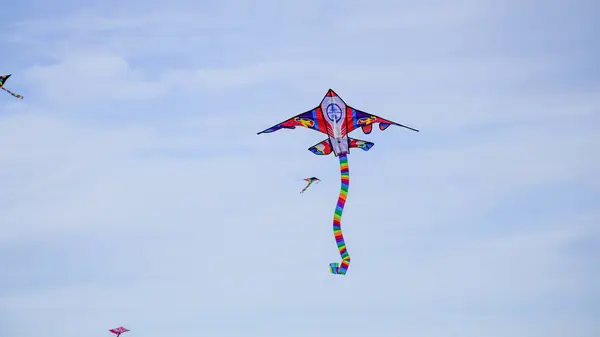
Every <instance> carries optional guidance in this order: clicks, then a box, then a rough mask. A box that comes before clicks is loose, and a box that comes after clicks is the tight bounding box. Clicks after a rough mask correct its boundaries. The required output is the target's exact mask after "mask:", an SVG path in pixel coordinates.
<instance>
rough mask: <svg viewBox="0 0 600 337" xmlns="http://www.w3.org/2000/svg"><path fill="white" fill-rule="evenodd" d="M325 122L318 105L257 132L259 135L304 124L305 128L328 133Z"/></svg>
mask: <svg viewBox="0 0 600 337" xmlns="http://www.w3.org/2000/svg"><path fill="white" fill-rule="evenodd" d="M325 123H326V122H325V120H324V119H323V114H322V113H321V108H320V107H316V108H314V109H312V110H309V111H306V112H303V113H301V114H299V115H296V116H294V117H292V118H290V119H288V120H286V121H284V122H281V123H279V124H277V125H273V126H272V127H270V128H268V129H266V130H263V131H261V132H259V133H257V135H260V134H261V133H271V132H275V131H277V130H280V129H295V128H296V126H303V127H305V128H308V129H312V130H316V131H319V132H322V133H325V134H327V127H326V124H325Z"/></svg>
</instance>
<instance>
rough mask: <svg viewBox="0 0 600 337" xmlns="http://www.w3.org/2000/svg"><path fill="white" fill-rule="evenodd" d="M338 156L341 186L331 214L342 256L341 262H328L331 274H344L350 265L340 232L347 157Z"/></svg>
mask: <svg viewBox="0 0 600 337" xmlns="http://www.w3.org/2000/svg"><path fill="white" fill-rule="evenodd" d="M339 158H340V175H341V188H340V195H339V197H338V202H337V206H336V207H335V213H334V214H333V236H334V237H335V242H336V243H337V246H338V250H339V251H340V256H341V258H342V261H341V263H337V262H333V263H330V264H329V271H331V273H332V274H337V275H345V274H346V272H347V271H348V268H349V267H350V255H349V254H348V250H347V249H346V242H345V241H344V235H343V234H342V212H344V205H345V204H346V197H347V196H348V187H349V185H350V172H349V169H348V157H347V154H346V153H342V154H340V155H339Z"/></svg>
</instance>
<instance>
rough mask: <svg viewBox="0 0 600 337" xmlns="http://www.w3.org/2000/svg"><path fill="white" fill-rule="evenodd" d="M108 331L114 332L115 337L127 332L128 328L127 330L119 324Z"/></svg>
mask: <svg viewBox="0 0 600 337" xmlns="http://www.w3.org/2000/svg"><path fill="white" fill-rule="evenodd" d="M108 331H110V332H112V333H114V334H115V335H117V337H119V336H120V335H121V334H122V333H124V332H127V331H129V330H127V329H125V328H124V327H122V326H120V327H118V328H114V329H110V330H108Z"/></svg>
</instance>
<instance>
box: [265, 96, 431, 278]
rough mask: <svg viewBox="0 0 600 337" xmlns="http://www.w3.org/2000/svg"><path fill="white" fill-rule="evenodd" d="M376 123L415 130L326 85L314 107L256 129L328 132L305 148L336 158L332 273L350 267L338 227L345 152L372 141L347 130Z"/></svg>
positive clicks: (343, 196) (345, 176)
mask: <svg viewBox="0 0 600 337" xmlns="http://www.w3.org/2000/svg"><path fill="white" fill-rule="evenodd" d="M377 123H378V124H379V129H380V130H381V131H383V130H385V129H387V128H388V127H389V126H390V125H397V126H401V127H404V128H407V129H409V130H412V131H416V132H418V131H419V130H417V129H413V128H411V127H408V126H406V125H402V124H398V123H396V122H392V121H390V120H387V119H384V118H381V117H379V116H375V115H373V114H370V113H367V112H364V111H361V110H358V109H355V108H353V107H351V106H349V105H347V104H346V103H345V102H344V101H343V100H342V99H341V98H340V97H339V96H338V95H337V94H336V93H335V92H334V91H333V90H331V89H329V90H328V91H327V94H326V95H325V97H324V98H323V100H322V101H321V104H319V105H318V106H317V107H314V108H313V109H311V110H308V111H306V112H303V113H301V114H299V115H296V116H294V117H292V118H290V119H288V120H286V121H283V122H281V123H279V124H277V125H274V126H272V127H270V128H268V129H266V130H263V131H261V132H259V133H258V134H261V133H271V132H275V131H277V130H280V129H295V128H296V127H297V126H302V127H305V128H308V129H312V130H315V131H318V132H321V133H324V134H326V135H327V136H328V137H327V139H325V140H323V141H321V142H320V143H318V144H315V145H313V146H311V147H310V148H308V150H309V151H311V152H312V153H314V154H316V155H328V154H331V153H333V154H334V155H335V156H336V157H338V158H339V161H340V175H341V188H340V194H339V197H338V203H337V205H336V208H335V213H334V217H333V235H334V237H335V241H336V243H337V246H338V250H339V253H340V257H341V259H342V261H341V263H337V262H335V263H330V264H329V270H330V272H331V273H332V274H336V275H345V274H346V272H347V271H348V268H349V267H350V255H349V254H348V251H347V249H346V243H345V241H344V236H343V235H342V228H341V220H342V212H343V210H344V205H345V203H346V197H347V195H348V187H349V184H350V174H349V167H348V157H347V155H348V154H349V153H350V149H351V148H359V149H362V150H363V151H369V150H370V149H371V148H372V147H373V145H374V144H373V143H372V142H368V141H365V140H359V139H354V138H351V137H348V134H349V133H350V132H352V131H354V130H356V129H358V128H361V129H362V131H363V133H365V134H369V133H371V131H372V130H373V124H377ZM309 185H310V182H309ZM307 187H308V186H307ZM305 189H306V188H305ZM303 191H304V190H303ZM301 193H302V192H301Z"/></svg>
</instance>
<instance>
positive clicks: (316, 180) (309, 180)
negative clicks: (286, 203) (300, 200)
mask: <svg viewBox="0 0 600 337" xmlns="http://www.w3.org/2000/svg"><path fill="white" fill-rule="evenodd" d="M304 180H305V181H308V184H307V185H306V187H304V188H303V189H302V191H300V194H302V193H304V191H306V189H307V188H308V186H310V185H311V184H312V183H314V182H317V183H318V182H319V181H321V180H320V179H319V178H317V177H312V178H304Z"/></svg>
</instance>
